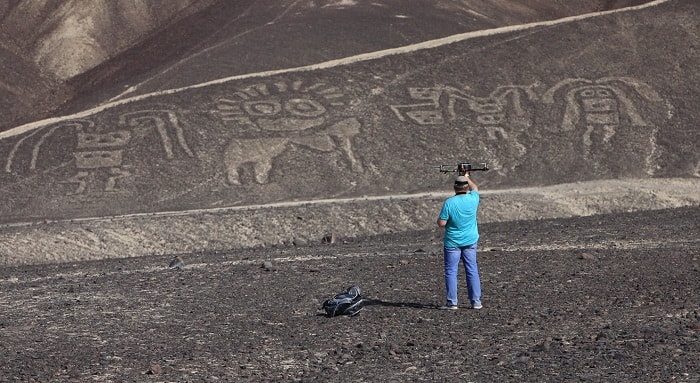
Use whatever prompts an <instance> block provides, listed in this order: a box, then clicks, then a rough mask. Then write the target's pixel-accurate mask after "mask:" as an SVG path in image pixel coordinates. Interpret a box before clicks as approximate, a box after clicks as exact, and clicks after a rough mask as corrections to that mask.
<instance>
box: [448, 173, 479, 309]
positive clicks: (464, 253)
mask: <svg viewBox="0 0 700 383" xmlns="http://www.w3.org/2000/svg"><path fill="white" fill-rule="evenodd" d="M454 190H455V195H454V196H452V197H450V198H448V199H447V200H445V202H443V204H442V209H441V210H440V215H439V217H438V219H437V225H438V226H439V227H441V228H444V229H445V233H444V237H443V258H444V262H445V290H446V295H447V297H446V303H445V305H444V306H440V309H443V310H456V309H457V308H458V307H459V306H458V300H457V274H458V272H457V271H458V268H459V261H460V260H461V261H462V263H463V264H464V271H465V274H466V280H467V292H468V295H469V301H470V303H471V307H472V308H473V309H481V308H482V304H481V280H480V279H479V266H478V264H477V261H476V248H477V242H478V240H479V228H478V224H477V219H476V215H477V210H478V208H479V187H478V186H477V185H476V184H475V183H474V181H473V180H472V179H471V177H470V175H469V172H466V174H464V175H460V176H457V178H456V179H455V183H454Z"/></svg>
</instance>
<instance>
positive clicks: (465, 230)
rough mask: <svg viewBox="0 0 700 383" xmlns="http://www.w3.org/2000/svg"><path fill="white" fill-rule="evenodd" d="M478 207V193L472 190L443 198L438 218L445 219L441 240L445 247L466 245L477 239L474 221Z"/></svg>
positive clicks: (476, 228)
mask: <svg viewBox="0 0 700 383" xmlns="http://www.w3.org/2000/svg"><path fill="white" fill-rule="evenodd" d="M478 208H479V193H478V192H476V191H474V190H472V191H470V192H469V193H466V194H457V195H455V196H452V197H450V198H448V199H447V200H445V202H444V203H443V204H442V209H441V210H440V219H442V220H445V221H447V225H446V226H445V238H444V241H443V244H444V246H445V247H461V246H468V245H472V244H474V243H476V242H477V241H478V240H479V227H478V225H477V223H476V213H477V210H478Z"/></svg>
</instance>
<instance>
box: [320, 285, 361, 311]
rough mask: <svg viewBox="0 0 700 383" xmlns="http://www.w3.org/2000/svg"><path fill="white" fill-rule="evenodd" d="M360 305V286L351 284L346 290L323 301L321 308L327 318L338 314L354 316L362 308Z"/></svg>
mask: <svg viewBox="0 0 700 383" xmlns="http://www.w3.org/2000/svg"><path fill="white" fill-rule="evenodd" d="M362 305H363V304H362V295H360V288H359V287H357V286H351V287H349V288H348V290H347V291H346V292H344V293H340V294H337V295H336V296H334V297H333V299H329V300H327V301H325V302H323V309H324V310H325V311H326V316H327V317H329V318H332V317H334V316H339V315H348V316H355V315H357V314H359V313H360V311H361V310H362V308H363V307H362Z"/></svg>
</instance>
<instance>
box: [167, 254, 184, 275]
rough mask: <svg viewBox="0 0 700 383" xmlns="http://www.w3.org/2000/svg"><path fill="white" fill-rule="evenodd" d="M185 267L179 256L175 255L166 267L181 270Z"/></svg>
mask: <svg viewBox="0 0 700 383" xmlns="http://www.w3.org/2000/svg"><path fill="white" fill-rule="evenodd" d="M184 267H185V262H184V261H183V260H182V258H180V257H179V256H175V258H173V260H172V261H170V264H168V268H170V269H175V270H178V271H180V270H182V269H183V268H184Z"/></svg>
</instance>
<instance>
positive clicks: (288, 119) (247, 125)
mask: <svg viewBox="0 0 700 383" xmlns="http://www.w3.org/2000/svg"><path fill="white" fill-rule="evenodd" d="M271 85H272V86H268V85H267V84H265V83H258V84H254V85H251V86H248V87H246V88H237V89H236V90H233V91H231V92H230V94H227V95H224V96H220V97H219V98H217V99H216V103H215V109H213V110H212V111H211V112H212V114H214V115H216V116H218V117H219V118H220V119H221V121H222V123H223V124H224V125H225V126H229V127H231V129H232V131H235V132H239V134H240V136H239V137H234V138H232V139H231V141H230V142H229V144H228V145H227V147H226V148H225V149H224V154H223V162H224V165H225V168H226V177H227V181H228V183H229V184H231V185H241V184H242V183H243V180H241V171H242V167H243V166H245V165H246V164H248V165H250V166H252V169H253V173H254V178H255V182H257V183H258V184H266V183H268V182H269V176H270V171H271V170H272V167H273V162H274V161H275V160H276V159H277V158H278V157H279V156H280V155H282V153H283V152H284V151H286V150H287V149H289V148H290V147H293V146H298V147H302V148H308V149H312V150H316V151H319V152H322V153H330V152H333V151H339V152H341V153H342V154H343V155H344V156H345V158H347V160H348V161H349V162H350V165H351V168H352V169H353V170H354V171H356V172H360V171H362V168H363V167H362V165H361V163H360V161H359V160H358V159H357V158H356V157H355V154H354V151H353V148H352V141H351V139H352V137H353V136H355V135H356V134H358V133H360V128H361V127H360V123H359V121H358V120H357V119H355V118H348V119H344V120H341V121H337V122H333V121H332V120H330V119H331V117H330V113H328V111H329V108H332V107H334V106H340V105H344V104H345V102H346V101H345V99H344V98H345V95H344V92H343V91H342V89H340V88H338V87H335V86H332V85H329V84H326V83H324V82H315V83H311V84H309V85H305V84H304V83H303V82H302V81H299V80H294V81H289V82H285V81H282V82H276V83H274V84H271ZM329 96H330V97H329ZM251 132H256V133H261V132H263V133H265V134H263V135H262V136H260V137H253V138H250V136H251V134H250V133H251Z"/></svg>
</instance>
